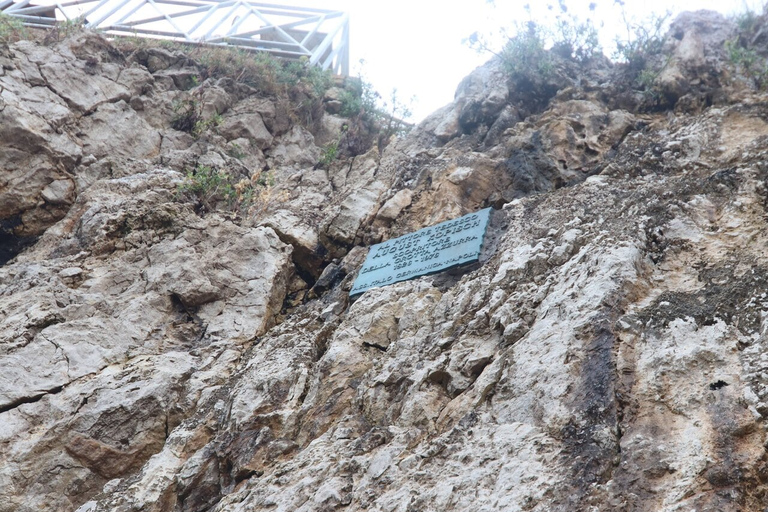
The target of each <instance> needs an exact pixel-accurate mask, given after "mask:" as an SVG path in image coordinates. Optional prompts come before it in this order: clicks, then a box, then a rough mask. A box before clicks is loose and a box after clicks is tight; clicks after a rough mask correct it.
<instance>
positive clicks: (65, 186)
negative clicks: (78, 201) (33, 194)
mask: <svg viewBox="0 0 768 512" xmlns="http://www.w3.org/2000/svg"><path fill="white" fill-rule="evenodd" d="M74 192H75V185H74V183H72V180H56V181H52V182H51V183H49V184H48V186H47V187H45V188H44V189H43V191H42V192H40V195H41V196H43V199H45V200H46V201H47V202H49V203H51V204H68V203H72V201H73V199H74Z"/></svg>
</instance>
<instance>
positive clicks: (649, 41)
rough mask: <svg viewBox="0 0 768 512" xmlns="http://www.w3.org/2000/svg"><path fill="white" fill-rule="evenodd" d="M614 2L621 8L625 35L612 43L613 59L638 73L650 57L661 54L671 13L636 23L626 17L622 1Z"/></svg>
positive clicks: (656, 15) (616, 0)
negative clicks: (613, 46) (613, 47)
mask: <svg viewBox="0 0 768 512" xmlns="http://www.w3.org/2000/svg"><path fill="white" fill-rule="evenodd" d="M614 2H615V3H616V4H618V5H619V6H620V7H621V19H622V25H623V28H624V32H625V34H624V35H623V36H617V37H616V39H615V41H614V43H615V49H614V51H613V59H614V60H615V61H617V62H620V63H624V64H626V65H627V66H628V67H629V68H630V69H633V70H636V72H637V73H639V72H640V71H642V70H643V69H644V68H645V66H646V64H647V62H648V59H649V58H650V57H652V56H654V55H658V54H659V53H661V47H662V44H663V37H664V30H665V29H666V26H667V23H668V21H669V18H670V16H671V13H670V12H666V13H664V14H655V13H654V14H651V15H650V16H648V17H647V18H645V19H643V20H640V21H637V20H634V19H632V18H629V17H628V15H627V12H626V10H625V9H624V1H623V0H614Z"/></svg>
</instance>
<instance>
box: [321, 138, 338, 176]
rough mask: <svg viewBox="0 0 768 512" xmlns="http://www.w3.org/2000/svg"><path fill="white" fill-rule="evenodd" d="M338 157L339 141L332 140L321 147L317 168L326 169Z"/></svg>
mask: <svg viewBox="0 0 768 512" xmlns="http://www.w3.org/2000/svg"><path fill="white" fill-rule="evenodd" d="M338 156H339V140H334V141H331V142H329V143H328V144H326V145H325V146H323V152H322V154H321V155H320V161H319V162H318V163H317V164H318V166H320V167H322V168H324V169H327V168H328V167H330V165H331V164H332V163H333V162H334V161H335V160H336V158H338Z"/></svg>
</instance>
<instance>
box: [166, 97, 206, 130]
mask: <svg viewBox="0 0 768 512" xmlns="http://www.w3.org/2000/svg"><path fill="white" fill-rule="evenodd" d="M201 118H202V107H201V106H200V103H199V102H198V101H197V100H196V99H194V98H187V99H184V100H181V101H177V102H175V103H174V104H173V117H172V118H171V127H172V128H173V129H174V130H179V131H180V132H186V133H189V134H192V135H195V133H196V132H197V129H198V127H199V123H200V122H201V121H202V119H201Z"/></svg>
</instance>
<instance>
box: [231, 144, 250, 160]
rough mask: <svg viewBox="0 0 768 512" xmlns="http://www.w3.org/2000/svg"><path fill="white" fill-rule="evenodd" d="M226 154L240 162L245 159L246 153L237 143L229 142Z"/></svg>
mask: <svg viewBox="0 0 768 512" xmlns="http://www.w3.org/2000/svg"><path fill="white" fill-rule="evenodd" d="M227 154H229V156H231V157H232V158H237V159H238V160H242V159H243V158H245V156H246V154H247V153H246V152H245V150H244V149H243V147H242V146H241V145H240V144H238V143H237V142H230V143H229V149H228V151H227Z"/></svg>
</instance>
